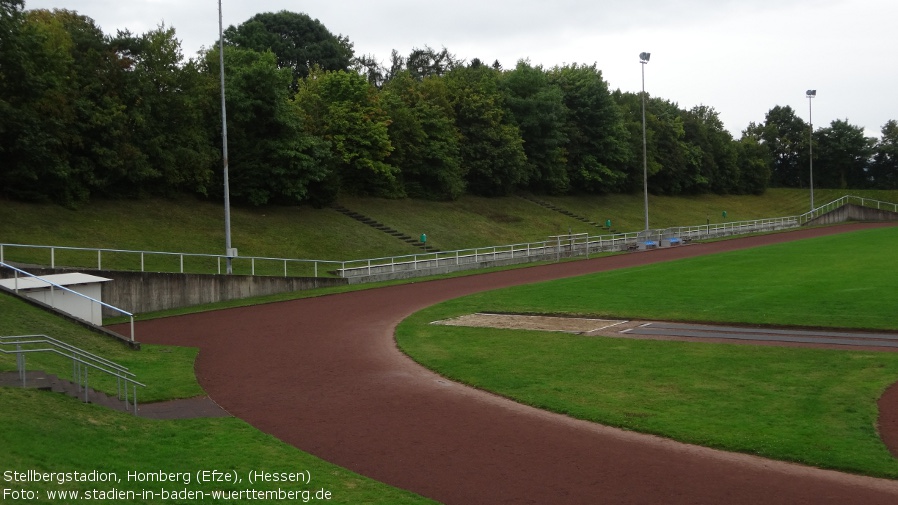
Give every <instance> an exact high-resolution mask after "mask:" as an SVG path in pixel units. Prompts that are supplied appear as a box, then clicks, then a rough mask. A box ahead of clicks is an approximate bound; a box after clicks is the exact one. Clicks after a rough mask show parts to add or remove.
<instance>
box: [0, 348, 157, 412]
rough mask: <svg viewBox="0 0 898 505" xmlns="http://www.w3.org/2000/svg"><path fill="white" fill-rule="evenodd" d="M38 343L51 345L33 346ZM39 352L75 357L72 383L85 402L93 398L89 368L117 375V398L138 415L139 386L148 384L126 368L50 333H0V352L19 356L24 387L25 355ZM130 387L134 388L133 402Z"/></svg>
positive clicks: (25, 381)
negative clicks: (2, 334)
mask: <svg viewBox="0 0 898 505" xmlns="http://www.w3.org/2000/svg"><path fill="white" fill-rule="evenodd" d="M39 345H47V346H49V347H32V346H39ZM13 346H14V347H15V348H14V349H5V347H13ZM39 352H45V353H51V354H57V355H60V356H63V357H65V358H68V359H71V360H72V382H73V383H74V384H75V385H76V386H77V388H78V391H77V392H78V393H79V397H80V393H82V392H83V393H84V399H83V401H84V402H85V403H87V402H89V401H90V389H89V377H88V375H89V374H88V372H89V370H90V369H94V370H97V371H100V372H103V373H105V374H107V375H110V376H112V377H115V378H116V383H117V388H118V392H117V398H118V399H119V400H123V401H124V404H125V410H130V409H131V408H133V411H134V415H137V386H140V387H146V384H142V383H140V382H138V381H137V380H136V379H135V377H136V376H135V375H134V374H133V373H132V372H130V371H128V368H127V367H125V366H123V365H120V364H118V363H115V362H114V361H110V360H108V359H106V358H103V357H101V356H97V355H96V354H92V353H89V352H87V351H85V350H83V349H80V348H78V347H75V346H73V345H70V344H67V343H65V342H62V341H60V340H57V339H55V338H53V337H48V336H47V335H14V336H5V337H3V336H0V353H3V354H15V355H16V371H17V372H18V373H19V378H20V379H21V381H22V387H26V386H27V375H26V373H25V372H26V356H27V355H28V354H30V353H39ZM129 389H131V402H130V405H129V401H128V400H129V398H128V395H129Z"/></svg>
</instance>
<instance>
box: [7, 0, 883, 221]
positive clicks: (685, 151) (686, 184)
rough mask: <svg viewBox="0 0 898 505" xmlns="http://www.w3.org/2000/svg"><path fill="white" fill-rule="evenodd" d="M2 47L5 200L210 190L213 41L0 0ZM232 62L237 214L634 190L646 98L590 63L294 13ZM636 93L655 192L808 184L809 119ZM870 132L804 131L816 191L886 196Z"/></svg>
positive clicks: (250, 28) (213, 180)
mask: <svg viewBox="0 0 898 505" xmlns="http://www.w3.org/2000/svg"><path fill="white" fill-rule="evenodd" d="M0 37H2V38H0V194H2V195H4V196H6V197H13V198H19V199H32V200H54V201H58V202H60V203H63V204H67V205H74V204H77V203H79V202H84V201H88V200H89V199H90V198H91V197H95V196H102V197H115V196H129V197H130V196H140V195H170V194H178V193H194V194H199V195H205V196H208V197H210V198H218V197H220V196H221V192H222V186H223V184H222V180H221V179H222V170H221V167H222V159H221V144H222V137H221V119H220V90H219V71H220V68H219V52H218V45H217V43H216V44H214V45H213V47H212V48H208V49H206V48H204V49H203V50H202V51H201V52H200V53H199V54H198V55H197V57H195V58H186V59H185V57H184V56H183V54H182V52H181V44H180V41H179V40H178V39H177V38H176V33H175V29H174V28H173V27H166V26H159V27H158V28H156V29H154V30H152V31H149V32H147V33H144V34H139V35H138V34H133V33H131V32H129V31H127V30H125V31H118V32H117V33H116V34H115V35H107V34H104V33H103V32H102V30H101V29H100V28H99V27H98V26H97V25H96V23H95V22H94V21H93V20H92V19H90V18H89V17H86V16H83V15H79V14H78V13H76V12H73V11H68V10H54V11H46V10H30V11H29V10H25V8H24V2H23V0H0ZM224 62H225V76H226V88H227V130H228V151H229V158H230V159H229V160H228V165H229V182H230V193H231V198H232V200H234V201H237V202H244V203H248V204H252V205H264V204H268V203H276V204H300V203H311V204H313V205H316V206H320V205H326V204H328V203H330V202H332V201H333V200H334V199H335V198H336V197H337V195H339V194H340V193H343V192H345V193H348V194H356V195H367V196H378V197H388V198H402V197H415V198H429V199H442V200H451V199H456V198H458V197H460V196H461V195H463V194H465V193H471V194H476V195H485V196H502V195H508V194H511V193H513V192H514V191H517V190H527V191H532V192H536V193H545V194H567V193H573V192H587V193H622V192H633V191H641V190H642V184H643V134H642V128H643V123H642V104H643V96H642V95H641V94H640V93H630V92H622V91H620V90H611V89H610V88H609V86H608V83H607V82H606V81H605V80H604V78H603V76H602V72H601V70H599V69H598V68H597V67H596V65H578V64H571V65H565V66H558V67H553V68H544V67H542V66H534V65H532V64H531V63H529V62H528V61H519V62H517V64H516V65H515V67H514V68H509V69H504V68H502V66H501V64H500V63H499V62H493V63H492V64H488V63H486V62H483V61H480V60H479V59H476V58H475V59H473V60H471V61H462V60H459V59H457V58H456V57H455V56H454V55H452V54H451V53H449V51H448V50H446V49H442V50H440V51H437V50H434V49H432V48H429V47H425V48H418V49H414V50H413V51H412V52H411V53H410V54H409V55H408V56H402V55H400V54H399V53H398V52H397V51H393V54H392V55H391V57H390V59H389V62H388V63H387V64H386V65H383V64H380V63H379V62H378V61H377V60H376V59H375V58H374V57H373V56H370V55H356V54H355V52H354V48H353V44H352V43H351V41H350V40H349V39H348V38H347V37H345V36H342V35H333V34H332V33H331V32H330V31H328V30H327V28H326V27H325V26H323V25H322V24H321V23H320V22H319V21H317V20H315V19H312V18H310V17H309V16H308V15H306V14H299V13H291V12H287V11H282V12H279V13H265V14H258V15H256V16H254V17H253V18H251V19H249V20H247V21H246V22H244V23H243V24H241V25H239V26H231V27H229V28H228V29H227V30H226V32H225V34H224ZM645 98H646V99H645V118H646V146H647V158H646V160H647V161H646V162H647V172H648V186H649V190H650V191H651V192H652V193H655V194H671V195H675V194H696V193H706V192H714V193H722V194H726V193H733V194H749V193H762V192H763V191H765V189H766V188H767V187H769V186H783V187H802V186H806V185H807V184H808V181H807V179H808V170H806V167H807V166H808V163H809V161H810V160H809V159H808V155H809V154H808V153H809V149H808V147H809V145H808V142H809V140H810V139H809V127H808V125H807V124H805V123H804V122H803V121H802V120H801V118H799V117H798V116H797V115H796V114H795V111H794V110H792V109H791V108H789V107H779V106H777V107H774V108H773V109H771V110H770V111H769V112H768V113H767V115H766V117H765V121H764V122H763V123H759V124H755V123H752V124H750V125H749V126H748V127H747V128H746V130H745V131H744V132H743V133H742V137H741V138H739V139H735V138H734V137H733V136H732V135H731V134H730V133H729V132H727V131H726V129H724V127H723V123H722V122H721V121H720V118H719V115H718V113H717V111H715V110H714V109H713V108H712V107H709V106H705V105H700V106H696V107H693V108H691V109H689V110H684V109H681V108H680V107H679V106H678V105H677V104H676V103H674V102H671V101H670V100H665V99H662V98H659V97H651V96H646V97H645ZM882 133H883V136H882V139H880V140H877V139H872V138H866V137H864V135H863V129H862V128H860V127H857V126H854V125H851V124H849V123H848V122H847V121H834V122H833V123H832V124H831V125H830V126H829V127H826V128H822V129H818V130H815V131H814V132H813V136H814V139H813V142H814V151H813V152H814V167H815V175H814V177H815V178H814V184H815V186H819V187H841V188H848V187H851V188H863V187H878V188H896V187H898V161H896V160H898V158H896V154H898V153H896V151H898V125H896V122H895V121H889V122H888V123H887V124H886V125H885V126H884V127H883V129H882Z"/></svg>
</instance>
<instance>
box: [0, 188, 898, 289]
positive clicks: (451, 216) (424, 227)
mask: <svg viewBox="0 0 898 505" xmlns="http://www.w3.org/2000/svg"><path fill="white" fill-rule="evenodd" d="M845 193H846V192H845V191H842V190H838V191H836V190H818V191H817V192H816V201H817V202H818V203H819V202H827V201H830V200H833V199H835V198H838V197H840V196H843V195H844V194H845ZM851 193H859V194H861V195H862V196H868V197H871V198H879V199H882V200H886V201H898V191H893V192H875V191H866V192H857V191H851ZM540 198H541V199H543V200H545V201H549V202H551V203H554V204H555V205H557V206H560V207H562V208H565V209H568V210H570V211H572V212H574V213H575V214H577V215H581V216H584V217H587V218H589V219H591V220H592V221H594V222H599V223H604V222H605V220H606V219H611V220H612V226H613V228H614V229H615V230H617V231H620V232H626V231H635V230H640V229H642V227H643V223H644V217H643V201H642V197H641V195H604V196H572V197H540ZM339 203H341V204H343V205H345V206H346V207H348V208H350V209H352V210H355V211H358V212H361V213H362V214H365V215H367V216H369V217H371V218H373V219H375V220H377V221H379V222H381V223H384V224H387V225H389V226H391V227H393V228H394V229H397V230H399V231H401V232H403V233H405V234H407V235H409V236H412V237H418V236H420V234H422V233H426V234H427V236H428V245H429V246H432V247H435V248H438V249H441V250H444V251H447V250H455V249H464V248H472V247H484V246H491V245H503V244H513V243H522V242H531V241H540V240H545V239H546V238H547V237H549V236H551V235H558V234H563V233H567V232H568V231H573V232H574V233H582V232H591V233H597V232H598V230H597V229H596V228H591V227H590V226H589V225H587V224H585V223H582V222H580V221H578V220H576V219H573V218H570V217H568V216H565V215H563V214H560V213H557V212H554V211H551V210H548V209H545V208H543V207H540V206H538V205H536V204H534V203H532V202H529V201H526V200H523V199H521V198H517V197H507V198H477V197H471V196H466V197H463V198H462V199H460V200H459V201H456V202H426V201H419V200H382V199H361V198H342V199H341V200H340V202H339ZM807 207H808V195H807V192H806V191H800V190H781V189H772V190H769V191H768V192H767V193H766V194H764V195H761V196H720V195H699V196H694V197H679V198H675V197H663V196H651V197H650V202H649V213H650V221H651V226H652V227H657V228H661V227H668V226H680V225H699V224H705V223H706V222H707V221H709V220H710V221H711V222H723V221H739V220H747V219H759V218H771V217H781V216H788V215H796V214H799V213H802V212H805V211H806V210H807ZM723 211H726V212H727V217H726V219H724V218H723V216H722V212H723ZM231 221H232V226H231V228H232V239H233V245H234V246H235V247H236V248H238V250H239V252H240V255H241V256H257V257H274V258H302V259H317V260H335V261H336V260H349V259H361V258H378V257H384V256H393V255H402V254H414V253H416V252H419V251H420V249H417V248H415V247H412V246H410V245H408V244H405V243H404V242H401V241H399V240H396V239H395V238H393V237H390V236H389V235H387V234H385V233H382V232H379V231H377V230H374V229H373V228H371V227H368V226H366V225H364V224H362V223H359V222H358V221H355V220H353V219H350V218H348V217H346V216H344V215H342V214H340V213H338V212H336V211H335V210H333V209H329V208H326V209H313V208H310V207H265V208H245V207H234V208H233V209H232V218H231ZM223 222H224V216H223V212H222V206H221V204H220V203H218V202H206V201H199V200H195V199H192V198H179V199H174V200H159V199H153V200H137V201H97V202H93V203H91V204H89V205H85V206H83V207H81V208H79V209H77V210H71V209H65V208H63V207H60V206H57V205H52V204H40V205H37V204H24V203H20V202H12V201H4V200H0V242H3V243H11V244H34V245H53V246H73V247H89V248H108V249H124V250H136V251H167V252H183V253H198V254H221V253H223V252H224V242H225V240H224V224H223ZM4 253H5V257H6V258H7V259H8V260H10V261H22V262H26V263H39V264H47V263H49V253H48V252H46V251H43V252H37V251H28V252H22V251H21V250H18V249H13V248H7V249H6V250H5V251H4ZM57 261H58V262H59V263H60V264H75V265H76V266H87V267H90V266H96V264H97V258H96V253H83V254H77V253H66V252H63V251H57ZM147 261H151V260H150V259H149V258H148V259H147ZM168 262H169V263H170V264H169V265H168V266H169V268H174V267H176V266H177V263H178V258H177V257H172V258H170V259H169V260H168ZM103 265H104V267H107V268H126V269H139V267H140V264H139V258H136V257H133V256H132V257H130V259H125V258H121V257H116V255H113V254H106V255H104V257H103ZM237 266H238V267H239V268H241V269H247V270H248V268H249V267H248V265H244V264H238V265H237ZM152 267H153V265H147V269H148V270H152ZM278 267H279V272H280V273H278V272H274V274H275V275H278V274H280V275H282V274H283V265H282V264H280V265H278ZM187 268H188V269H189V268H190V266H189V265H188V266H187Z"/></svg>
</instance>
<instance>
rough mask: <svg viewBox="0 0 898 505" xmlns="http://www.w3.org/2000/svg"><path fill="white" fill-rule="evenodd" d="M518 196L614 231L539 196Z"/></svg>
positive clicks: (597, 226)
mask: <svg viewBox="0 0 898 505" xmlns="http://www.w3.org/2000/svg"><path fill="white" fill-rule="evenodd" d="M518 196H519V197H520V198H523V199H524V200H527V201H528V202H533V203H535V204H537V205H539V206H540V207H544V208H546V209H549V210H554V211H555V212H558V213H560V214H564V215H565V216H568V217H570V218H573V219H576V220H577V221H580V222H583V223H586V224H588V225H590V226H595V227H596V228H602V229H605V230H608V231H610V232H614V230H612V229H611V227H606V226H603V225H602V224H600V223H596V222H595V221H591V220H589V218H586V217H583V216H580V215H577V214H574V213H573V212H571V211H569V210H567V209H564V208H561V207H558V206H556V205H554V204H552V203H549V202H546V201H544V200H540V199H539V198H536V197H534V196H532V195H526V194H521V195H518Z"/></svg>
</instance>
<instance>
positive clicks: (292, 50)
mask: <svg viewBox="0 0 898 505" xmlns="http://www.w3.org/2000/svg"><path fill="white" fill-rule="evenodd" d="M224 38H225V41H226V42H228V43H230V44H233V45H235V46H237V47H240V48H244V49H253V50H255V51H258V52H265V51H271V52H273V53H274V54H275V55H276V56H277V65H278V67H280V68H289V69H291V70H292V72H293V80H292V82H291V86H292V87H293V89H294V90H295V89H296V86H297V82H298V81H299V80H300V79H305V78H306V77H307V76H308V75H309V74H310V73H311V71H312V68H313V67H315V66H317V67H320V68H321V69H322V70H332V71H336V70H348V69H349V68H350V66H351V64H352V59H353V50H352V43H350V42H349V39H347V38H346V37H343V36H342V35H341V36H336V35H334V34H333V33H331V32H330V31H329V30H328V29H327V28H326V27H325V26H324V25H323V24H322V23H321V22H320V21H318V20H317V19H312V18H311V17H309V15H308V14H303V13H296V12H289V11H286V10H284V11H280V12H277V13H274V12H266V13H261V14H256V15H255V16H253V17H251V18H250V19H249V20H247V21H246V22H244V23H242V24H241V25H240V26H237V27H234V26H230V27H228V29H227V30H226V31H225V33H224Z"/></svg>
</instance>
